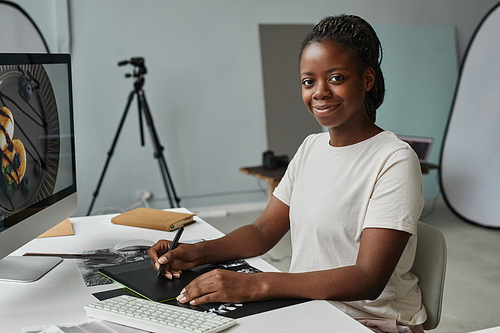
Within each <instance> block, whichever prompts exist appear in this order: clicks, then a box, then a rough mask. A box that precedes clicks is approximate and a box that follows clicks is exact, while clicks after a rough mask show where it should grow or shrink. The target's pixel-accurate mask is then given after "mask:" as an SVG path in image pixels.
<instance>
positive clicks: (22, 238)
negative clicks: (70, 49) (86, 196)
mask: <svg viewBox="0 0 500 333" xmlns="http://www.w3.org/2000/svg"><path fill="white" fill-rule="evenodd" d="M72 98H73V97H72V83H71V63H70V56H69V55H68V54H14V53H11V54H6V53H1V54H0V150H1V157H2V158H1V159H2V167H1V170H2V172H1V173H0V259H1V260H0V280H12V281H26V282H28V281H34V280H37V279H38V278H40V277H41V276H42V275H43V274H45V273H46V272H47V271H48V270H50V269H52V267H54V266H55V265H57V264H58V263H59V262H60V261H61V260H60V259H59V258H50V257H27V256H9V254H11V253H12V252H13V251H15V250H16V249H18V248H20V247H21V246H23V245H24V244H26V243H28V242H29V241H31V240H32V239H34V238H36V237H38V236H39V235H40V234H42V233H43V232H45V231H47V230H49V229H50V228H52V227H53V226H55V225H56V224H58V223H60V222H61V221H63V220H64V219H66V218H68V217H70V216H71V215H73V214H74V213H75V212H76V210H77V200H76V194H77V193H76V165H75V142H74V124H73V100H72Z"/></svg>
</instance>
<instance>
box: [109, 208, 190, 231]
mask: <svg viewBox="0 0 500 333" xmlns="http://www.w3.org/2000/svg"><path fill="white" fill-rule="evenodd" d="M194 216H195V214H186V213H178V212H171V211H165V210H161V209H152V208H143V207H141V208H136V209H133V210H130V211H128V212H125V213H123V214H120V215H118V216H115V217H113V218H112V219H111V222H112V223H114V224H122V225H128V226H131V227H139V228H148V229H155V230H163V231H174V230H176V229H178V228H180V227H183V226H186V225H188V224H191V223H194V222H195V220H194Z"/></svg>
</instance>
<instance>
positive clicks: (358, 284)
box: [178, 228, 411, 305]
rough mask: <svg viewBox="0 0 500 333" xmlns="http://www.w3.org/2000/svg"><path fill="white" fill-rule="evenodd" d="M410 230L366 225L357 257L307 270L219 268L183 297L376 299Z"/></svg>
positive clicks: (213, 299)
mask: <svg viewBox="0 0 500 333" xmlns="http://www.w3.org/2000/svg"><path fill="white" fill-rule="evenodd" d="M410 236H411V235H410V234H409V233H407V232H404V231H398V230H393V229H383V228H367V229H365V230H364V231H363V233H362V235H361V242H360V248H359V252H358V256H357V260H356V263H355V264H354V265H352V266H345V267H340V268H335V269H330V270H324V271H314V272H306V273H257V274H247V273H236V272H231V271H225V270H214V271H211V272H209V273H206V274H203V275H202V276H200V277H198V278H197V279H195V280H194V281H193V282H191V283H190V284H189V285H188V286H187V287H186V288H185V289H184V290H183V291H182V292H181V294H180V295H179V297H178V300H179V301H180V302H182V303H187V302H190V303H191V304H193V305H196V304H202V303H209V302H248V301H255V300H259V299H266V298H308V299H328V300H338V301H353V300H365V299H376V298H377V297H378V296H379V295H380V293H381V292H382V290H383V289H384V288H385V286H386V284H387V282H388V281H389V278H390V277H391V275H392V273H393V272H394V269H395V268H396V265H397V263H398V261H399V259H400V257H401V255H402V253H403V251H404V249H405V246H406V243H407V242H408V239H409V238H410Z"/></svg>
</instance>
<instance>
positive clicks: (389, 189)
mask: <svg viewBox="0 0 500 333" xmlns="http://www.w3.org/2000/svg"><path fill="white" fill-rule="evenodd" d="M423 205H424V199H423V188H422V172H421V169H420V163H419V161H418V159H417V157H416V155H415V153H414V152H413V150H412V149H411V148H409V147H408V148H404V149H398V150H396V151H395V152H394V153H392V154H391V155H390V156H389V157H388V158H387V161H386V163H384V165H383V167H382V169H381V170H380V173H379V177H378V179H377V181H376V184H375V186H374V188H373V193H372V196H371V198H370V201H369V204H368V209H367V213H366V218H365V223H364V225H363V228H388V229H396V230H401V231H406V232H408V233H410V234H414V233H415V232H416V225H417V221H418V219H419V217H420V213H421V211H422V208H423Z"/></svg>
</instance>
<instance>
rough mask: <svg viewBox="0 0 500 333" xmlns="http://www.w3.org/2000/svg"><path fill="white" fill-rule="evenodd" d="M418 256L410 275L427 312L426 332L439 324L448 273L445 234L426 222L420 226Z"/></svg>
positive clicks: (418, 228) (420, 223)
mask: <svg viewBox="0 0 500 333" xmlns="http://www.w3.org/2000/svg"><path fill="white" fill-rule="evenodd" d="M417 236H418V237H417V252H416V254H415V262H414V263H413V267H412V269H411V272H412V273H413V274H415V275H416V276H417V277H418V280H419V281H418V285H419V287H420V290H421V291H422V303H423V304H424V306H425V308H426V309H427V320H426V321H425V323H424V329H425V330H432V329H434V328H436V327H437V326H438V324H439V320H440V318H441V306H442V302H443V290H444V278H445V272H446V240H445V238H444V236H443V233H442V232H441V231H440V230H438V229H436V228H434V227H433V226H430V225H429V224H427V223H424V222H420V221H419V222H418V225H417Z"/></svg>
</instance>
